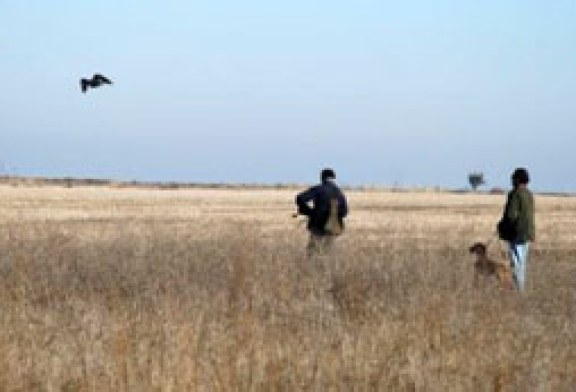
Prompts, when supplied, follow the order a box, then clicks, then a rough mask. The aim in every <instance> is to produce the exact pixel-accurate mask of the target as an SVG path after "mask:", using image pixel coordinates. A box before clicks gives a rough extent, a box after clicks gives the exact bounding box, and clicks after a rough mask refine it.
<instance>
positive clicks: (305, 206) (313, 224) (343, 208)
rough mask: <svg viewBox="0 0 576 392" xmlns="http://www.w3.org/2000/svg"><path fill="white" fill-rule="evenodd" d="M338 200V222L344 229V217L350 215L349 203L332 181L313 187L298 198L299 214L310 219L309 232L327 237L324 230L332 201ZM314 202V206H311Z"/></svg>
mask: <svg viewBox="0 0 576 392" xmlns="http://www.w3.org/2000/svg"><path fill="white" fill-rule="evenodd" d="M333 198H336V199H337V200H338V220H339V222H340V224H341V225H342V227H344V217H345V216H346V215H348V203H347V202H346V197H345V196H344V194H343V193H342V191H341V190H340V188H338V186H337V185H336V184H335V183H334V182H332V181H330V180H327V181H324V182H322V184H319V185H316V186H313V187H312V188H310V189H308V190H307V191H304V192H302V193H300V194H298V196H296V205H297V206H298V213H299V214H302V215H306V216H308V217H309V219H308V230H310V231H311V232H312V233H314V234H317V235H325V234H327V233H326V230H325V229H324V227H325V225H326V222H327V221H328V217H329V214H330V200H331V199H333ZM309 202H312V206H310V205H309Z"/></svg>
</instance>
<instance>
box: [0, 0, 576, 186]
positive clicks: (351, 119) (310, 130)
mask: <svg viewBox="0 0 576 392" xmlns="http://www.w3.org/2000/svg"><path fill="white" fill-rule="evenodd" d="M575 21H576V1H575V0H554V1H549V2H544V1H540V0H538V1H536V0H484V1H481V2H480V1H463V0H458V1H457V0H435V1H431V0H428V1H425V0H407V1H402V2H400V1H387V0H357V1H354V2H351V1H339V0H331V1H320V0H316V1H315V0H292V1H289V2H287V1H286V2H271V1H264V0H244V1H229V0H223V1H218V0H214V1H193V0H164V1H159V0H155V1H153V0H123V1H117V0H98V1H78V0H68V1H65V0H52V1H40V0H30V1H22V0H0V85H1V88H0V174H12V175H31V176H50V177H67V176H73V177H82V178H109V179H117V180H140V181H185V182H232V183H313V182H316V181H317V180H318V174H319V171H320V170H321V169H322V168H324V167H332V168H334V170H335V171H336V174H337V177H338V181H339V182H340V183H342V184H348V185H375V186H405V187H411V186H422V187H424V186H438V187H447V188H464V187H466V186H467V185H468V180H467V177H468V174H469V173H471V172H476V171H480V172H483V173H484V176H485V180H486V185H485V188H491V187H509V182H510V181H509V178H510V174H511V173H512V171H513V170H514V168H516V167H519V166H523V167H526V168H528V170H529V171H530V174H531V177H532V182H531V186H532V188H533V189H536V190H541V191H567V192H574V191H576V176H574V174H573V168H574V167H576V154H575V153H574V152H575V150H576V110H575V108H576V23H575ZM96 72H99V73H102V74H104V75H106V76H107V77H109V78H110V79H112V80H113V82H114V84H113V85H112V86H103V87H101V88H99V89H93V90H89V91H88V92H87V93H86V94H82V93H81V92H80V89H79V79H80V78H81V77H90V76H92V75H93V74H94V73H96Z"/></svg>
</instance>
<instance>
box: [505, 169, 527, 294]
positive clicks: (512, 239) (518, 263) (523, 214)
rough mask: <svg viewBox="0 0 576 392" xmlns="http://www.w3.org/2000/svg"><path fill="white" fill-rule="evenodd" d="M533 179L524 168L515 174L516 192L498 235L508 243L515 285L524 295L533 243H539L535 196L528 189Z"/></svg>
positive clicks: (511, 197)
mask: <svg viewBox="0 0 576 392" xmlns="http://www.w3.org/2000/svg"><path fill="white" fill-rule="evenodd" d="M529 182H530V176H529V175H528V171H527V170H526V169H524V168H518V169H516V170H515V171H514V173H513V174H512V186H513V189H512V190H511V191H510V192H509V193H508V198H507V200H506V206H505V207H504V213H503V215H502V219H501V220H500V222H499V223H498V234H499V236H500V238H501V239H503V240H505V241H507V242H508V255H509V257H510V266H511V267H512V268H513V271H514V282H515V284H516V288H517V289H518V291H524V288H525V283H526V268H527V262H528V250H529V243H530V242H533V241H534V239H535V225H534V196H533V195H532V192H530V190H529V189H528V183H529Z"/></svg>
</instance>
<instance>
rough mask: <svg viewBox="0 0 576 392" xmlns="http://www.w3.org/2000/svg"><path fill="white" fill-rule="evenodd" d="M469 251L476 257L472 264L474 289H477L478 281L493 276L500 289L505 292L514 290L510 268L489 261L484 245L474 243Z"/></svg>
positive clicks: (503, 264)
mask: <svg viewBox="0 0 576 392" xmlns="http://www.w3.org/2000/svg"><path fill="white" fill-rule="evenodd" d="M469 251H470V253H473V254H475V255H476V257H477V258H476V262H475V263H474V287H478V285H479V284H480V280H482V281H485V280H487V279H490V278H491V277H492V276H494V275H495V276H496V277H497V278H498V281H499V282H500V285H501V286H502V288H504V289H507V290H512V289H513V288H514V284H513V282H512V273H511V271H510V267H509V266H508V265H507V264H505V263H502V262H497V261H494V260H492V259H490V258H489V257H488V256H487V255H486V245H484V244H483V243H481V242H476V243H475V244H474V245H472V246H471V247H470V249H469Z"/></svg>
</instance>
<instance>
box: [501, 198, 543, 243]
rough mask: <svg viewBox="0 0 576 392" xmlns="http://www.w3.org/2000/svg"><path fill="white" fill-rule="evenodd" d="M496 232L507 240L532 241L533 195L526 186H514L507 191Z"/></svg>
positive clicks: (533, 235) (533, 226)
mask: <svg viewBox="0 0 576 392" xmlns="http://www.w3.org/2000/svg"><path fill="white" fill-rule="evenodd" d="M498 233H499V235H500V238H501V239H503V240H506V241H509V242H514V243H525V242H528V241H534V237H535V225H534V196H533V195H532V192H530V190H528V188H525V187H520V188H515V189H513V190H511V191H510V192H509V193H508V198H507V199H506V206H505V207H504V213H503V214H502V219H501V220H500V223H499V224H498Z"/></svg>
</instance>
